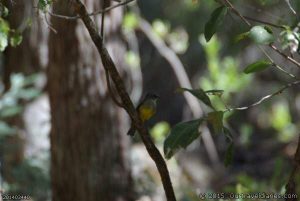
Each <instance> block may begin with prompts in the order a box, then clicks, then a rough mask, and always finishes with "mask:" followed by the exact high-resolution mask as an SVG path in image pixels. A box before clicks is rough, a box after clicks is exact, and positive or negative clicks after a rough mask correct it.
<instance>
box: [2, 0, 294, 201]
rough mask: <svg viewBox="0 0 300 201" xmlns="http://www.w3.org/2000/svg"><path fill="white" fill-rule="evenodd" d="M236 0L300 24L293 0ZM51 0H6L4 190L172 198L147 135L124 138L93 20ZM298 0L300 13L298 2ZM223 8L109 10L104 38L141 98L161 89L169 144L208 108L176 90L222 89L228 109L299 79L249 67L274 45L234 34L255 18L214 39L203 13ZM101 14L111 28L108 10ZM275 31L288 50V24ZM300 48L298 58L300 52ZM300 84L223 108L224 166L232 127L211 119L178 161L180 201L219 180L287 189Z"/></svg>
mask: <svg viewBox="0 0 300 201" xmlns="http://www.w3.org/2000/svg"><path fill="white" fill-rule="evenodd" d="M83 2H84V3H85V4H86V6H87V9H88V10H89V11H90V12H91V11H95V10H101V8H102V7H101V6H102V1H95V0H84V1H83ZM231 2H232V3H233V4H234V5H235V7H236V8H237V9H238V10H239V11H240V12H241V13H243V15H245V16H249V17H253V18H255V19H259V20H262V21H267V22H272V23H274V24H280V25H286V26H290V27H292V28H294V27H296V26H297V24H298V22H299V21H298V18H297V16H295V15H294V14H293V12H292V11H291V8H290V7H289V6H288V4H287V3H286V1H282V0H240V1H237V0H232V1H231ZM50 3H51V2H50V1H15V0H4V1H3V2H1V19H0V50H1V54H0V67H1V71H0V72H1V77H0V79H1V84H0V92H1V95H0V165H1V166H0V170H1V175H0V188H1V189H2V192H3V193H5V194H10V195H29V196H30V197H31V199H32V200H36V201H44V200H51V199H52V198H53V200H72V199H73V200H110V201H113V200H139V201H150V200H153V201H161V200H165V195H164V191H163V188H162V184H161V180H160V176H159V174H158V172H157V169H156V166H155V164H154V163H153V161H152V160H151V158H150V157H149V156H148V153H147V152H146V150H145V148H144V145H143V144H142V142H141V140H140V138H139V137H138V135H135V137H133V138H131V137H128V136H126V133H127V130H128V129H129V127H130V119H129V117H128V115H127V114H126V113H125V112H124V110H122V109H120V108H118V107H117V106H116V105H115V104H114V102H113V101H112V99H111V98H110V94H109V93H108V91H107V85H106V79H105V71H104V69H103V67H102V66H101V65H102V64H101V59H100V57H99V55H98V53H97V50H96V49H95V47H94V45H93V43H92V41H91V39H90V36H89V35H88V33H87V31H86V29H85V27H84V26H83V24H82V22H81V21H80V20H66V19H62V18H60V17H57V16H54V15H52V14H53V13H56V14H61V15H65V16H74V15H75V14H74V12H73V11H72V9H70V5H69V3H68V2H63V1H55V2H54V3H53V4H51V5H50ZM290 3H291V6H292V8H293V9H295V11H296V12H297V11H299V12H300V2H299V1H296V0H291V1H290ZM113 4H117V2H113V1H112V2H111V5H113ZM218 6H219V4H218V3H216V2H215V1H204V0H164V1H163V0H152V1H147V0H138V1H133V2H132V3H130V4H128V5H127V6H126V7H118V8H116V9H113V10H111V11H110V12H108V14H107V16H106V18H105V26H104V30H105V43H106V45H107V48H108V50H109V52H110V54H111V55H112V58H113V60H114V61H115V63H116V65H117V68H118V70H119V72H120V74H121V75H122V77H123V78H124V81H125V84H126V87H127V90H128V92H129V93H130V96H131V98H132V100H133V101H134V104H135V105H137V104H138V103H139V101H140V100H141V99H142V98H143V97H144V95H145V93H147V92H154V93H156V94H158V95H159V96H160V100H159V104H158V109H157V114H156V115H155V116H154V117H153V118H152V119H151V120H150V121H148V122H147V123H146V124H147V127H148V128H149V131H150V134H151V136H152V137H153V139H154V141H155V143H156V145H157V146H158V148H159V149H160V151H161V153H163V143H164V139H165V138H166V137H167V135H168V134H169V132H170V129H171V128H172V127H173V126H174V125H175V124H177V123H179V122H182V121H188V120H192V119H195V118H199V117H201V116H202V115H204V114H206V113H208V112H209V111H210V110H209V108H208V107H206V106H205V105H203V104H202V103H200V102H199V101H198V100H197V99H195V98H194V97H193V96H191V95H190V94H185V93H181V92H179V91H178V88H180V87H186V88H194V89H196V88H202V89H204V90H212V89H220V90H224V94H223V95H222V101H221V100H220V98H218V97H217V96H212V97H211V99H212V103H213V105H214V106H215V107H216V108H218V109H219V110H225V109H226V108H235V107H241V106H248V105H251V104H252V103H254V102H256V101H257V100H259V99H260V98H262V97H264V96H266V95H268V94H270V93H273V92H274V91H276V90H278V89H279V88H280V87H282V86H283V85H285V84H286V83H288V82H291V81H292V79H291V78H290V77H288V76H287V75H285V74H284V73H282V72H280V71H278V70H277V69H275V68H268V69H267V70H265V71H262V72H260V73H257V74H255V75H252V74H244V73H243V70H244V68H245V67H246V66H247V65H248V64H250V63H253V62H255V61H256V60H258V59H261V58H264V55H263V53H262V52H261V50H260V49H259V48H258V47H257V45H255V44H253V43H252V42H251V41H249V40H243V41H240V42H236V36H237V35H239V34H240V33H243V32H246V31H248V30H249V27H247V25H245V24H244V23H243V22H242V21H241V20H240V19H239V18H238V17H236V16H235V15H233V14H228V15H227V16H226V18H225V19H224V23H223V25H222V27H221V29H220V30H218V32H217V34H216V35H215V36H214V37H213V38H212V39H211V41H210V42H206V41H205V39H204V35H203V32H204V26H205V23H206V22H207V21H208V20H209V18H210V15H211V13H212V11H213V10H214V9H215V8H217V7H218ZM51 13H52V14H51ZM92 18H93V20H95V22H96V24H97V26H98V28H100V26H101V15H96V16H92ZM252 23H253V25H254V24H259V23H255V22H252ZM273 31H274V34H275V35H276V36H277V38H278V40H277V41H276V44H277V45H278V46H279V47H280V48H281V49H282V50H283V51H284V50H285V51H287V52H288V48H286V47H287V46H289V41H288V42H287V41H285V40H284V39H286V38H285V34H286V33H285V32H284V31H283V30H282V29H276V28H274V29H273ZM286 40H288V39H286ZM263 48H264V49H265V51H266V52H267V53H268V54H270V55H271V57H272V58H273V59H274V60H275V61H276V62H277V63H278V64H280V65H281V66H283V67H284V69H285V70H286V71H288V72H290V73H293V74H294V75H296V76H298V75H299V69H297V67H295V66H294V65H293V64H291V63H289V62H287V60H285V58H284V57H281V56H280V55H278V54H277V53H276V52H274V51H272V50H271V49H270V48H269V49H268V47H267V46H266V47H263ZM284 48H286V49H284ZM287 54H288V53H287ZM294 58H295V59H299V56H298V53H297V52H296V53H295V54H294ZM113 91H114V88H113ZM298 91H299V86H295V87H292V88H290V89H288V90H287V91H285V92H284V93H282V94H280V95H279V96H275V97H273V98H272V99H271V100H269V101H267V102H264V103H263V104H260V105H258V106H256V107H252V108H249V109H248V110H243V111H232V112H227V113H226V114H225V117H224V125H226V126H227V127H228V128H229V129H230V131H231V133H232V135H233V144H234V146H233V150H232V152H233V155H232V162H231V164H230V165H229V166H227V167H225V165H224V160H225V158H226V151H227V147H228V142H227V141H226V137H225V136H224V135H215V134H213V133H212V132H210V130H209V128H207V127H205V126H204V127H203V129H202V130H203V132H202V133H201V137H199V138H198V139H196V140H195V141H194V142H193V143H192V144H191V145H189V146H188V147H187V148H186V149H185V150H179V152H178V153H177V154H176V155H175V156H174V157H172V158H171V159H170V160H167V165H168V167H169V170H170V175H171V179H172V182H173V184H174V188H175V193H176V196H177V199H178V200H181V201H196V200H199V194H200V193H213V192H233V193H250V192H266V193H284V191H285V188H284V187H285V185H286V183H287V181H288V178H289V175H290V172H291V169H292V165H293V156H294V153H295V151H296V148H297V140H298V134H299V126H300V122H299V114H300V113H299V111H300V95H299V93H298ZM50 170H51V171H50ZM297 178H298V177H297ZM299 179H300V178H298V180H299ZM299 182H300V180H299ZM297 191H300V189H297ZM62 192H64V193H62ZM74 192H75V193H74ZM299 195H300V194H299ZM85 196H87V197H85ZM20 200H21V199H20ZM207 200H209V199H207ZM215 200H218V199H215ZM236 200H242V199H236Z"/></svg>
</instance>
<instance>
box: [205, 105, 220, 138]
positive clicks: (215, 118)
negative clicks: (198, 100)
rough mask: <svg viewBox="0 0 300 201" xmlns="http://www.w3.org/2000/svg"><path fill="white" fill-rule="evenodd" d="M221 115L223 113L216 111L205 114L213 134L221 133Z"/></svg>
mask: <svg viewBox="0 0 300 201" xmlns="http://www.w3.org/2000/svg"><path fill="white" fill-rule="evenodd" d="M223 115H224V112H222V111H216V112H210V113H208V114H207V122H208V123H209V124H210V125H211V126H212V127H213V130H214V133H216V134H218V133H222V131H223Z"/></svg>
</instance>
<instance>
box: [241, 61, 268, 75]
mask: <svg viewBox="0 0 300 201" xmlns="http://www.w3.org/2000/svg"><path fill="white" fill-rule="evenodd" d="M271 65H272V62H270V61H265V60H260V61H257V62H255V63H252V64H250V65H248V66H247V67H246V68H245V69H244V71H243V72H244V73H246V74H249V73H255V72H259V71H263V70H265V69H266V68H268V67H269V66H271Z"/></svg>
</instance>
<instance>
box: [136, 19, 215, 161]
mask: <svg viewBox="0 0 300 201" xmlns="http://www.w3.org/2000/svg"><path fill="white" fill-rule="evenodd" d="M139 28H140V29H141V31H142V32H143V33H144V34H145V35H146V36H147V37H148V39H149V40H150V41H151V43H152V44H153V45H154V47H155V48H156V49H157V51H158V52H159V53H160V55H161V56H162V57H164V58H165V59H166V60H167V62H168V63H169V64H170V66H171V67H172V69H173V71H174V73H175V75H176V78H177V80H178V82H179V85H180V86H181V87H185V88H189V89H191V88H192V84H191V82H190V80H189V78H188V76H187V73H186V71H185V68H184V66H183V64H182V62H181V61H180V59H179V58H178V56H177V55H176V54H175V53H174V51H173V50H171V49H170V48H169V47H168V46H167V45H166V44H165V42H164V41H163V40H162V39H160V38H159V37H157V36H156V35H155V33H154V31H153V30H152V27H151V25H150V24H149V23H148V22H147V21H145V20H144V19H139ZM184 98H185V100H186V102H187V104H188V106H189V107H190V109H191V111H192V114H193V116H194V117H195V118H199V117H200V116H202V115H203V111H202V109H201V106H200V104H199V102H198V101H197V100H196V99H194V98H193V97H192V96H191V95H189V94H187V93H184ZM201 136H202V139H203V141H204V145H205V148H206V150H207V152H208V156H209V158H210V160H211V161H212V162H213V163H214V164H216V165H219V164H220V160H219V156H218V152H217V149H216V146H215V144H214V142H213V139H212V137H211V134H210V133H209V132H203V133H202V135H201Z"/></svg>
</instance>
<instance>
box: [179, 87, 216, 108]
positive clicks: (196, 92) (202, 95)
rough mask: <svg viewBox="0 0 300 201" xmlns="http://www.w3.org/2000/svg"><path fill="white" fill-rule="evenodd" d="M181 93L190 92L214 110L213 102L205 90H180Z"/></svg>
mask: <svg viewBox="0 0 300 201" xmlns="http://www.w3.org/2000/svg"><path fill="white" fill-rule="evenodd" d="M179 91H188V92H190V93H191V94H192V95H194V96H195V97H196V98H198V99H199V100H201V101H202V102H203V103H204V104H205V105H207V106H209V107H211V108H212V109H213V108H214V107H213V106H212V104H211V101H210V99H209V97H208V96H207V94H206V93H205V91H204V90H203V89H187V88H179Z"/></svg>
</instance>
